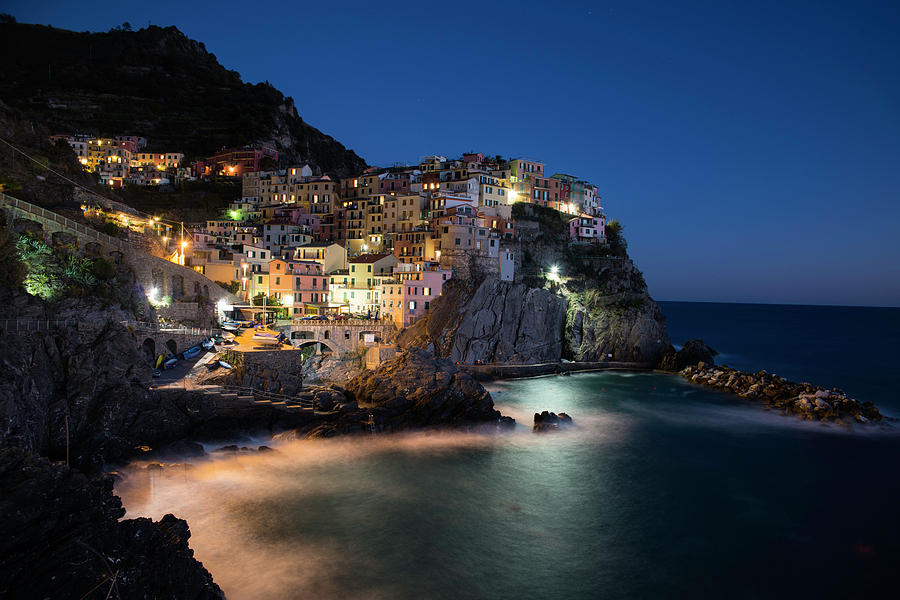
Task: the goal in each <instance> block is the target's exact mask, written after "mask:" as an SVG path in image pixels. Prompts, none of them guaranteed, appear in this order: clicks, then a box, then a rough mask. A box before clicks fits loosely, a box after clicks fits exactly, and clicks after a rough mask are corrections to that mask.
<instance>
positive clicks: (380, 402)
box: [345, 350, 501, 430]
mask: <svg viewBox="0 0 900 600" xmlns="http://www.w3.org/2000/svg"><path fill="white" fill-rule="evenodd" d="M345 393H346V395H347V397H348V398H350V399H352V401H353V402H354V403H355V405H356V406H357V407H358V410H359V414H360V416H362V415H366V414H372V415H373V417H374V418H375V420H376V423H379V424H382V425H387V426H389V427H390V428H391V429H392V430H402V429H407V428H419V427H429V426H437V425H452V426H464V425H476V424H483V423H492V424H498V423H500V418H501V415H500V412H499V411H497V410H495V409H494V401H493V399H492V398H491V395H490V394H489V393H488V392H487V390H485V389H484V387H483V386H482V385H481V384H480V383H478V382H477V381H476V380H475V379H474V378H472V376H470V375H469V374H467V373H465V372H464V371H461V370H459V369H458V368H457V367H456V365H455V364H453V363H452V362H451V361H449V360H446V359H444V360H441V359H436V358H435V357H434V356H432V355H431V354H430V353H428V352H425V351H421V350H416V351H411V352H403V353H401V354H400V355H399V356H397V358H395V359H393V360H389V361H387V362H385V363H383V364H382V365H380V366H379V367H378V368H377V369H375V370H374V371H368V372H365V373H362V374H360V375H359V376H357V377H356V378H355V379H353V380H352V381H350V382H349V383H347V385H346V388H345Z"/></svg>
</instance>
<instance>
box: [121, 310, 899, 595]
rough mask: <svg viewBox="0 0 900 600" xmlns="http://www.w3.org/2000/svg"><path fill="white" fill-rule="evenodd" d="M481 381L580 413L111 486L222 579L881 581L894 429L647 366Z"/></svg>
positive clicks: (820, 591) (497, 393) (499, 587)
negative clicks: (542, 423)
mask: <svg viewBox="0 0 900 600" xmlns="http://www.w3.org/2000/svg"><path fill="white" fill-rule="evenodd" d="M664 310H665V307H664ZM703 312H704V313H705V312H707V309H706V308H704V309H703ZM670 327H673V328H674V327H675V326H674V324H673V323H672V317H670ZM860 335H863V333H860ZM673 337H674V336H673ZM692 337H695V336H692ZM676 339H677V338H676ZM718 346H719V349H720V351H723V352H726V351H727V350H729V348H727V347H724V346H723V345H722V344H721V343H720V344H719V345H718ZM726 346H727V344H726ZM736 354H739V353H736ZM744 354H747V353H746V352H744ZM748 360H749V359H748ZM800 362H802V360H801V361H800ZM846 387H847V391H848V392H851V393H852V392H853V391H854V390H852V389H850V386H849V385H848V386H846ZM490 389H491V391H492V393H493V394H494V398H495V402H496V403H497V405H498V407H499V408H500V409H501V410H502V411H503V412H504V413H506V414H511V415H512V416H515V417H516V418H517V419H519V420H520V421H521V422H530V417H531V414H532V413H533V412H534V411H537V410H543V409H548V410H554V411H557V412H558V411H566V412H568V413H569V414H571V415H572V416H573V417H574V419H575V420H576V423H577V424H578V426H577V428H576V429H575V430H574V431H571V432H566V433H561V434H556V435H544V436H540V435H535V434H532V433H531V432H530V431H529V430H528V428H526V427H521V428H520V429H519V430H517V431H515V432H512V433H509V434H503V435H499V436H498V435H480V434H475V433H470V434H465V433H460V434H441V435H407V436H385V437H382V436H373V437H370V438H365V439H349V440H328V441H316V442H307V441H291V440H282V441H278V442H276V444H275V445H276V447H277V449H278V452H277V453H275V454H267V455H256V456H252V457H247V456H245V457H237V458H219V459H215V460H212V461H206V462H202V463H197V464H196V465H195V466H193V467H192V468H183V469H170V470H168V471H167V472H165V473H164V474H162V475H151V474H148V473H147V472H144V471H139V470H137V468H135V469H134V470H132V471H131V472H130V474H128V476H127V477H126V479H125V480H124V481H123V482H122V483H120V484H119V485H118V486H117V491H118V492H119V493H120V495H121V496H122V497H123V501H124V503H125V506H126V508H127V509H128V511H129V516H135V515H147V516H151V517H154V518H158V517H161V516H162V515H163V514H165V513H166V512H174V513H175V514H176V515H178V516H181V517H184V518H186V519H187V520H188V521H189V523H190V524H191V530H192V532H193V537H192V538H191V546H192V547H193V548H194V549H195V550H196V554H197V557H198V558H199V559H200V560H202V561H203V562H204V564H205V565H206V566H207V568H209V569H210V571H211V572H212V573H213V576H214V577H215V579H216V581H217V582H219V584H220V585H221V586H222V587H223V589H224V590H225V592H226V593H227V594H228V595H229V597H230V598H298V597H321V598H333V597H341V598H448V599H449V598H598V597H603V598H647V597H678V598H696V597H729V598H734V597H736V598H763V597H765V598H771V597H784V598H787V597H797V596H802V597H807V596H813V595H816V596H824V597H884V596H887V595H888V594H890V596H891V597H893V595H894V594H893V593H891V591H892V588H893V582H892V578H891V577H892V576H893V574H894V570H895V566H896V564H897V562H898V559H900V518H898V516H897V507H896V505H897V500H898V499H900V483H898V481H897V475H896V470H897V469H896V467H897V459H898V458H900V437H898V436H897V434H896V433H895V431H894V430H893V429H880V428H876V429H868V430H866V431H865V432H859V431H853V430H847V429H844V428H840V427H836V426H826V425H820V424H814V423H807V422H800V421H796V420H794V419H793V418H787V417H782V416H780V415H778V414H775V413H771V412H767V411H764V410H762V409H761V408H760V407H759V406H757V405H753V404H747V403H743V402H739V401H737V400H736V399H734V398H731V397H729V396H725V395H722V394H719V393H716V392H712V391H709V390H705V389H702V388H697V387H694V386H690V385H688V384H686V383H685V382H684V381H682V380H681V379H679V378H677V377H673V376H665V375H656V374H628V373H601V374H580V375H573V376H571V377H548V378H538V379H530V380H518V381H509V382H504V383H500V384H497V385H493V386H491V388H490Z"/></svg>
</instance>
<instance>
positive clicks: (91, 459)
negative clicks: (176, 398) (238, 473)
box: [0, 324, 190, 468]
mask: <svg viewBox="0 0 900 600" xmlns="http://www.w3.org/2000/svg"><path fill="white" fill-rule="evenodd" d="M0 365H2V369H3V372H4V377H3V379H2V381H0V420H2V422H3V423H4V427H3V429H2V430H0V446H12V445H17V446H21V447H23V448H26V449H28V450H31V451H33V452H36V453H39V454H42V455H45V456H49V457H51V458H56V459H61V458H64V457H65V448H66V421H67V418H68V429H69V441H70V448H71V460H72V463H73V464H74V465H78V466H81V467H83V468H96V467H98V466H100V465H102V463H103V462H105V461H106V460H115V459H118V458H123V457H125V456H127V455H128V454H129V453H131V452H132V451H133V448H134V446H137V445H140V444H144V443H147V441H148V440H152V439H153V438H154V437H155V435H156V434H159V435H160V436H163V435H165V437H171V438H174V437H177V436H178V434H181V435H184V434H186V433H187V431H188V427H189V425H190V420H189V418H188V416H187V415H186V414H185V413H184V412H182V411H181V410H179V409H178V408H177V407H176V406H174V405H172V404H171V403H168V402H163V401H160V400H159V399H157V398H156V397H155V396H154V395H153V394H152V393H151V392H150V391H149V389H148V388H149V386H150V382H151V377H150V368H149V366H148V365H147V360H146V357H144V356H142V355H141V354H140V351H139V350H138V342H137V341H136V340H135V338H134V335H133V334H131V333H129V332H128V331H127V330H126V329H125V328H124V327H123V326H121V325H114V324H109V325H107V326H106V327H103V328H102V329H99V330H98V331H96V332H77V331H72V330H59V331H53V332H49V333H43V332H42V333H31V334H28V335H21V334H14V333H6V332H4V333H2V334H0Z"/></svg>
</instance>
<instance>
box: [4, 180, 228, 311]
mask: <svg viewBox="0 0 900 600" xmlns="http://www.w3.org/2000/svg"><path fill="white" fill-rule="evenodd" d="M0 206H2V207H3V208H4V209H5V210H6V211H7V212H8V213H9V214H10V215H11V216H12V217H13V222H14V226H15V228H16V230H17V231H18V230H23V229H29V230H35V229H39V230H40V233H41V235H42V236H43V237H44V238H45V239H46V240H47V241H48V242H50V241H52V240H53V237H54V235H56V236H57V238H58V239H59V234H65V235H66V236H69V237H71V238H74V240H75V241H76V242H77V245H78V247H79V249H80V250H81V251H82V252H84V253H85V254H87V255H88V256H106V257H110V258H112V259H113V260H115V261H120V260H124V261H126V262H127V263H128V264H129V265H130V266H131V267H132V269H133V270H134V274H135V277H136V278H137V280H138V282H140V284H141V286H142V287H143V288H144V290H146V291H149V290H151V289H153V288H156V289H157V290H158V292H159V295H160V296H171V297H172V299H173V300H182V299H185V298H187V299H194V298H196V297H197V296H203V297H205V298H208V299H209V300H210V301H212V302H213V303H216V302H218V301H219V300H223V299H224V300H225V301H226V302H228V303H233V302H237V300H238V298H237V297H236V296H234V295H233V294H231V293H230V292H228V291H227V290H224V289H222V287H220V286H219V285H218V284H216V283H215V282H214V281H212V280H211V279H209V278H208V277H206V276H205V275H203V274H202V273H198V272H197V271H195V270H193V269H189V268H188V267H184V266H182V265H178V264H175V263H173V262H170V261H168V260H166V259H164V258H159V257H157V256H153V255H152V254H148V253H147V252H144V251H143V250H142V249H140V248H136V247H135V246H134V245H133V244H129V243H128V242H126V241H124V240H121V239H118V238H114V237H111V236H108V235H106V234H103V233H100V232H99V231H96V230H94V229H91V228H90V227H88V226H86V225H84V224H83V223H78V222H75V221H72V220H71V219H67V218H65V217H63V216H62V215H60V214H58V213H55V212H53V211H49V210H46V209H44V208H41V207H39V206H35V205H33V204H30V203H28V202H25V201H23V200H19V199H17V198H13V197H11V196H7V195H6V194H0Z"/></svg>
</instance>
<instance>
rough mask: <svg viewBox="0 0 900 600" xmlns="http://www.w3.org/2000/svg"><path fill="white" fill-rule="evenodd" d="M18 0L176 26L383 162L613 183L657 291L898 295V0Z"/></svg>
mask: <svg viewBox="0 0 900 600" xmlns="http://www.w3.org/2000/svg"><path fill="white" fill-rule="evenodd" d="M258 6H259V8H257V5H248V4H247V3H245V2H241V3H238V2H229V1H227V0H223V1H221V2H217V3H215V4H214V5H212V6H209V7H204V6H200V5H196V4H190V3H181V2H167V1H157V2H153V3H144V4H140V3H138V4H135V3H128V4H122V5H115V4H112V5H111V4H109V3H108V2H93V1H91V0H82V1H80V2H77V3H71V2H40V3H36V2H20V1H18V0H13V1H12V2H7V6H6V8H4V9H2V10H4V11H6V12H9V13H11V14H13V15H14V16H15V17H16V18H17V19H18V20H19V21H22V22H32V23H43V24H52V25H54V26H57V27H64V28H69V29H74V30H79V31H81V30H92V31H103V30H107V29H109V28H110V27H113V26H116V25H119V24H121V23H122V22H124V21H128V22H130V23H131V24H132V26H134V27H143V26H146V25H147V23H148V22H152V23H153V24H155V25H176V26H177V27H178V28H179V29H181V30H182V31H184V32H185V33H186V34H187V35H188V36H190V37H193V38H195V39H198V40H200V41H203V42H204V43H205V44H206V47H207V49H208V50H209V51H210V52H213V53H214V54H215V55H216V56H217V57H218V59H219V61H220V62H221V63H222V64H224V65H225V66H226V67H228V68H230V69H234V70H236V71H238V72H240V73H241V74H242V76H243V78H244V80H245V81H249V82H257V81H263V80H268V81H270V82H271V83H272V84H273V85H275V86H276V87H277V88H279V89H280V90H282V91H283V92H284V93H285V94H288V95H291V96H293V97H294V99H295V100H296V104H297V107H298V110H299V111H300V114H301V116H302V117H303V118H304V119H305V120H306V121H308V122H309V123H311V124H313V125H315V126H316V127H318V128H320V129H322V130H323V131H325V132H327V133H329V134H331V135H333V136H334V137H335V138H337V139H339V140H340V141H342V142H343V143H344V144H346V145H347V146H348V147H351V148H353V149H354V150H356V152H357V153H359V154H360V155H361V156H363V157H364V158H365V159H366V160H368V161H369V163H371V164H378V165H388V164H393V163H395V162H401V163H405V162H413V161H416V160H417V159H418V157H419V156H422V155H426V154H434V153H439V154H444V155H447V156H455V155H458V154H460V153H462V152H464V151H468V150H480V151H483V152H485V153H490V154H503V155H525V156H533V157H536V158H540V159H541V160H543V161H544V162H546V163H547V165H548V169H549V170H550V171H551V172H556V171H564V172H568V173H573V174H577V175H579V176H582V177H584V178H586V179H589V180H591V181H593V182H595V183H596V184H597V185H598V186H599V188H600V192H601V194H602V196H603V197H604V200H605V205H606V207H607V212H608V214H609V215H610V217H611V218H615V219H619V220H621V221H622V222H623V224H624V226H625V233H626V236H627V238H628V241H629V245H630V252H631V254H632V256H633V258H634V259H635V262H636V263H637V265H638V267H639V268H641V269H642V270H643V271H644V273H645V275H646V278H647V281H648V283H649V285H650V291H651V293H652V294H653V295H654V297H656V298H658V299H663V300H708V301H735V302H786V303H807V304H860V305H882V306H900V267H898V264H900V231H898V229H900V36H898V35H897V32H898V31H900V3H898V2H853V3H850V2H846V3H829V2H772V3H766V2H754V3H730V2H610V3H599V2H598V3H566V2H557V3H546V2H541V3H530V2H524V1H519V2H511V3H506V2H501V1H495V2H490V3H468V4H467V3H437V4H435V3H424V4H423V3H421V2H419V3H393V4H389V5H388V4H385V3H374V2H365V3H355V2H341V3H284V4H282V5H279V4H278V3H276V2H270V3H267V4H265V5H258Z"/></svg>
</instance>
